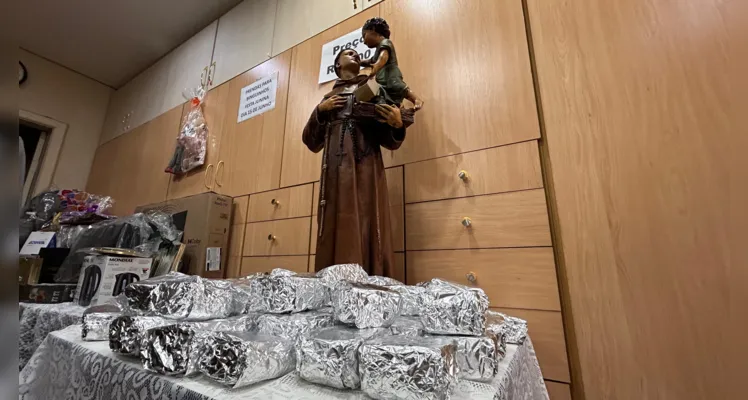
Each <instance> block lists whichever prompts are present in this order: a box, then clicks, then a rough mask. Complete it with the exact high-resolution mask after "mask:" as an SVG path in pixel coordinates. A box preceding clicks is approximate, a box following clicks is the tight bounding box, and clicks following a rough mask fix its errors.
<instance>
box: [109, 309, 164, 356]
mask: <svg viewBox="0 0 748 400" xmlns="http://www.w3.org/2000/svg"><path fill="white" fill-rule="evenodd" d="M172 322H173V321H170V320H167V319H164V318H161V317H150V316H129V315H123V316H119V317H117V318H115V319H114V320H112V323H111V324H110V325H109V348H110V349H111V350H112V351H113V352H115V353H120V354H126V355H131V356H137V355H139V354H140V344H141V341H142V340H143V335H144V334H145V332H146V331H147V330H148V329H151V328H155V327H157V326H162V325H167V324H169V323H172Z"/></svg>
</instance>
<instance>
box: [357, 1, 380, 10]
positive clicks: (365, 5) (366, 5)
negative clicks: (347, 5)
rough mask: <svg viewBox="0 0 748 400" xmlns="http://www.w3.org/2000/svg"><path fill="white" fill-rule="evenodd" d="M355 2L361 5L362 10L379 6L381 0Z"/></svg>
mask: <svg viewBox="0 0 748 400" xmlns="http://www.w3.org/2000/svg"><path fill="white" fill-rule="evenodd" d="M357 1H359V2H360V3H361V4H363V6H364V9H366V8H369V7H373V6H375V5H376V4H379V3H381V2H382V0H357Z"/></svg>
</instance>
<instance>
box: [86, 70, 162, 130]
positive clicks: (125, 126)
mask: <svg viewBox="0 0 748 400" xmlns="http://www.w3.org/2000/svg"><path fill="white" fill-rule="evenodd" d="M145 82H146V80H144V79H140V80H136V79H133V80H131V81H130V82H128V83H127V84H125V85H124V86H122V87H121V88H119V89H118V90H116V91H115V92H114V93H112V96H111V97H110V99H109V105H108V106H107V114H106V118H105V119H104V126H103V128H102V132H101V138H100V140H99V142H100V143H106V142H108V141H110V140H112V139H114V138H116V137H119V136H120V135H122V134H124V133H126V132H129V131H131V130H133V129H135V128H137V127H139V126H141V125H143V123H145V122H147V121H148V120H147V119H145V118H144V117H143V116H142V115H139V114H138V113H139V112H142V104H139V102H140V101H141V97H144V96H145V94H144V93H145V92H146V91H147V90H148V88H147V87H145V86H144V84H145ZM159 106H160V105H159Z"/></svg>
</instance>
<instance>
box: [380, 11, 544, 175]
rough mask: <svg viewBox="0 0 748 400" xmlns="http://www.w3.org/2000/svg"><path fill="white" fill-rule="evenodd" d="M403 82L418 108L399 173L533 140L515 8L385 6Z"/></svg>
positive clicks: (521, 30)
mask: <svg viewBox="0 0 748 400" xmlns="http://www.w3.org/2000/svg"><path fill="white" fill-rule="evenodd" d="M379 8H380V9H381V12H380V14H381V16H382V17H383V18H384V19H386V20H387V22H388V23H389V25H390V27H391V29H392V36H391V38H392V41H393V43H394V44H395V48H396V49H397V58H398V62H399V66H400V69H401V70H402V72H403V76H404V80H405V82H406V83H407V84H408V86H409V87H410V88H411V89H412V90H413V91H415V92H416V93H417V94H419V95H420V96H421V97H422V98H423V99H424V101H425V106H424V108H423V110H422V111H420V112H419V113H418V114H417V115H416V122H415V124H414V125H413V126H412V127H411V128H409V129H408V133H407V136H406V139H405V142H404V143H403V145H402V147H401V148H400V149H399V150H397V151H385V152H384V156H385V166H391V165H400V164H403V163H410V162H414V161H420V160H425V159H429V158H435V157H440V156H445V155H449V154H456V153H462V152H466V151H470V150H478V149H482V148H487V147H492V146H498V145H501V144H507V143H514V142H520V141H524V140H529V139H536V138H538V137H539V135H540V130H539V127H538V116H537V111H536V104H535V95H534V91H533V84H532V76H531V73H530V57H529V54H528V49H527V39H526V32H525V24H524V17H523V13H522V2H521V1H517V0H471V1H454V0H422V1H410V0H388V1H385V2H383V3H381V4H380V5H379Z"/></svg>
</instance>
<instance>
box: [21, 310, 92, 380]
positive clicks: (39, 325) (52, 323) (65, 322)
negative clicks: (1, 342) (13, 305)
mask: <svg viewBox="0 0 748 400" xmlns="http://www.w3.org/2000/svg"><path fill="white" fill-rule="evenodd" d="M18 307H19V321H18V322H19V326H18V370H19V371H20V370H22V369H23V367H24V366H25V365H26V363H27V362H28V361H29V359H30V358H31V355H33V354H34V352H35V351H36V349H37V347H39V345H40V344H41V343H42V341H43V340H44V339H45V338H46V337H47V334H49V333H50V332H52V331H57V330H60V329H63V328H65V327H68V326H70V325H75V324H80V323H81V318H82V317H83V311H84V310H85V309H86V308H85V307H81V306H79V305H77V304H75V303H57V304H36V303H18Z"/></svg>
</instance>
